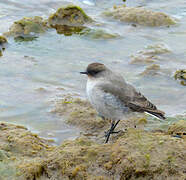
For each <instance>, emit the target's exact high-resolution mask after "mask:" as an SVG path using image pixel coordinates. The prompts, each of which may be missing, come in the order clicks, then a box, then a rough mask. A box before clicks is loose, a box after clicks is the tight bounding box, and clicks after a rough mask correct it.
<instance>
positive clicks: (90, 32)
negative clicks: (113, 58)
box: [80, 28, 119, 39]
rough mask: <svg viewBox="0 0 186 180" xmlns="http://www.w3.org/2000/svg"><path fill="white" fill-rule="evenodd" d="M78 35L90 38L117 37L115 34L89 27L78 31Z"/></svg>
mask: <svg viewBox="0 0 186 180" xmlns="http://www.w3.org/2000/svg"><path fill="white" fill-rule="evenodd" d="M80 35H83V36H85V37H87V38H90V39H115V38H117V37H119V35H117V34H111V33H108V32H106V31H104V30H102V29H90V28H86V29H84V30H83V31H81V32H80Z"/></svg>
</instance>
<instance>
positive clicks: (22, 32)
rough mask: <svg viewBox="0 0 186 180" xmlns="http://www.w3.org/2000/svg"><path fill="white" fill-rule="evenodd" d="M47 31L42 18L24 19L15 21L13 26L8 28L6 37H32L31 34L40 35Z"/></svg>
mask: <svg viewBox="0 0 186 180" xmlns="http://www.w3.org/2000/svg"><path fill="white" fill-rule="evenodd" d="M47 29H48V27H47V23H46V21H44V20H43V18H42V17H39V16H35V17H24V18H23V19H21V20H18V21H15V22H14V24H13V25H12V26H11V27H10V28H9V31H8V32H7V33H4V34H5V35H6V36H14V37H19V36H21V37H24V36H26V37H29V36H30V37H32V34H33V33H35V34H42V33H44V32H46V30H47Z"/></svg>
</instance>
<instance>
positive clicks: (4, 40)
mask: <svg viewBox="0 0 186 180" xmlns="http://www.w3.org/2000/svg"><path fill="white" fill-rule="evenodd" d="M7 42H8V41H7V39H6V37H4V36H0V45H2V44H4V43H7Z"/></svg>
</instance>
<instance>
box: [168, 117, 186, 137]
mask: <svg viewBox="0 0 186 180" xmlns="http://www.w3.org/2000/svg"><path fill="white" fill-rule="evenodd" d="M168 133H169V134H170V135H173V136H177V135H178V136H180V137H182V138H185V139H186V120H180V121H178V122H176V123H173V124H172V125H170V126H169V128H168Z"/></svg>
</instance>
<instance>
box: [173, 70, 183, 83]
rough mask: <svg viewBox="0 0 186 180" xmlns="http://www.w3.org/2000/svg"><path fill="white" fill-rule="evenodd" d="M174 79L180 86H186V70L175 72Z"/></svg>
mask: <svg viewBox="0 0 186 180" xmlns="http://www.w3.org/2000/svg"><path fill="white" fill-rule="evenodd" d="M174 78H175V79H176V80H179V81H180V84H181V85H183V86H186V69H181V70H177V71H176V72H175V73H174Z"/></svg>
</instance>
